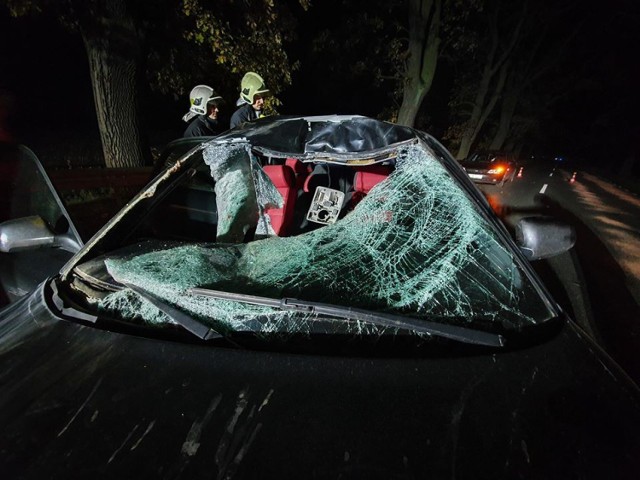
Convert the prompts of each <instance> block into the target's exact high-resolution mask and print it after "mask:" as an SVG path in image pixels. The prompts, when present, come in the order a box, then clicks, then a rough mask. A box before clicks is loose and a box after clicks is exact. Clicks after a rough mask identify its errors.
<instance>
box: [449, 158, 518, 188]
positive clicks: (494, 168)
mask: <svg viewBox="0 0 640 480" xmlns="http://www.w3.org/2000/svg"><path fill="white" fill-rule="evenodd" d="M460 164H461V165H462V167H463V168H464V169H465V171H466V172H467V174H468V175H469V178H471V180H472V181H473V182H475V183H485V184H491V185H500V186H502V185H504V184H505V183H506V182H512V181H513V180H514V179H515V178H516V174H517V171H518V168H519V167H518V165H517V163H516V162H515V160H514V158H513V156H511V155H507V154H498V153H476V154H474V155H471V156H470V157H469V158H467V159H465V160H462V161H461V162H460Z"/></svg>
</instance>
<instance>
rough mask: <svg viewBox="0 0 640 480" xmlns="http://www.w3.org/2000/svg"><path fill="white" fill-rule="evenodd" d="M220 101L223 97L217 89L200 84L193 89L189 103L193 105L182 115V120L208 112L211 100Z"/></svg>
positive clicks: (186, 120)
mask: <svg viewBox="0 0 640 480" xmlns="http://www.w3.org/2000/svg"><path fill="white" fill-rule="evenodd" d="M216 101H217V102H220V101H222V97H221V96H220V95H218V94H217V93H216V92H215V90H214V89H213V88H211V87H209V86H207V85H198V86H197V87H194V88H193V89H192V90H191V93H190V94H189V103H190V104H191V107H190V108H189V112H188V113H187V114H186V115H185V116H184V117H182V120H184V121H185V122H188V121H189V120H191V119H192V118H193V117H195V116H196V115H206V114H207V104H208V103H210V102H216Z"/></svg>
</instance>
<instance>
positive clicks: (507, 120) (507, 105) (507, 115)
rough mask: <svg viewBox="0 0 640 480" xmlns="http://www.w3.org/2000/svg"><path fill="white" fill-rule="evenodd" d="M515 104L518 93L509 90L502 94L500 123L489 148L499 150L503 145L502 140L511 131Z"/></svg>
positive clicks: (503, 140)
mask: <svg viewBox="0 0 640 480" xmlns="http://www.w3.org/2000/svg"><path fill="white" fill-rule="evenodd" d="M517 104H518V95H517V94H516V93H515V92H513V91H512V92H509V93H507V94H506V95H505V96H504V98H503V100H502V106H501V109H500V123H499V124H498V130H496V134H495V135H494V137H493V140H492V141H491V145H490V146H489V149H490V150H501V149H502V147H503V146H504V142H505V141H506V139H507V136H508V135H509V132H510V131H511V121H512V120H513V115H514V113H515V111H516V105H517Z"/></svg>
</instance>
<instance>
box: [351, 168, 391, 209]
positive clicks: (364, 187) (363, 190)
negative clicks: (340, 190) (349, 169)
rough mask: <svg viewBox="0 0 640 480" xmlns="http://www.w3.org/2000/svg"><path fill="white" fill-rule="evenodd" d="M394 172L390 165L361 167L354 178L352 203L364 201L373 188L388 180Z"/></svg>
mask: <svg viewBox="0 0 640 480" xmlns="http://www.w3.org/2000/svg"><path fill="white" fill-rule="evenodd" d="M391 172H392V167H390V166H388V165H367V166H366V167H359V168H358V169H357V170H356V173H355V175H354V176H353V190H354V194H353V198H352V201H353V203H354V205H355V204H357V203H358V202H359V201H360V200H362V199H363V198H364V197H365V196H366V195H367V194H368V193H369V192H370V191H371V189H372V188H373V187H375V186H376V185H377V184H378V183H380V182H381V181H382V180H384V179H385V178H387V177H388V176H389V174H390V173H391Z"/></svg>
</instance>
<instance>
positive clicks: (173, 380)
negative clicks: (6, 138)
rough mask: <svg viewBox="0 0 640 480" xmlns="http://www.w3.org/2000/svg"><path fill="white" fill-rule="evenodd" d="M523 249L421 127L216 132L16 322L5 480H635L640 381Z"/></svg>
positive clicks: (12, 309) (639, 460)
mask: <svg viewBox="0 0 640 480" xmlns="http://www.w3.org/2000/svg"><path fill="white" fill-rule="evenodd" d="M287 165H290V166H291V170H292V171H289V170H288V169H287V168H284V167H285V166H287ZM294 166H295V168H297V169H298V171H299V175H301V178H298V177H297V176H296V175H295V174H294V171H293V170H294ZM270 167H274V168H270ZM287 202H292V204H293V205H296V206H298V205H300V206H304V208H303V210H304V212H303V213H304V215H301V214H300V213H301V212H300V211H299V209H298V210H296V209H294V211H293V212H288V211H287ZM212 205H213V207H212ZM534 223H535V222H534ZM532 225H533V224H528V225H525V226H524V227H523V228H524V229H525V231H526V232H529V234H530V233H532V232H533V233H535V226H532ZM526 232H525V233H526ZM534 236H535V235H534ZM527 238H528V234H525V235H524V236H523V240H521V242H520V243H521V247H522V248H523V249H522V251H521V250H520V249H519V248H518V247H517V246H516V245H515V244H514V243H513V241H512V240H511V239H510V238H509V236H508V233H507V232H506V230H505V229H504V227H503V226H501V224H500V223H499V221H498V220H497V219H496V218H495V216H494V215H493V214H492V212H491V209H490V207H489V205H488V204H487V203H486V201H485V200H484V199H483V197H482V195H481V194H480V193H479V192H478V191H477V189H475V187H474V186H473V185H472V184H471V182H469V180H468V178H467V177H466V175H465V174H464V171H463V170H462V169H460V168H459V166H458V164H457V163H456V162H455V161H454V160H453V159H452V158H451V156H450V155H449V154H448V153H447V152H446V150H444V148H443V147H442V146H440V145H439V144H438V143H437V142H436V141H435V140H434V139H433V138H431V137H430V136H428V135H427V134H424V133H422V132H418V131H415V130H412V129H409V128H405V127H399V126H396V125H392V124H388V123H384V122H377V121H375V120H371V119H367V118H364V117H321V118H317V117H312V118H271V119H265V120H261V121H258V122H255V123H254V124H249V125H247V126H245V127H243V128H242V129H240V130H234V131H231V132H229V133H227V134H224V135H222V136H219V137H216V138H214V139H212V140H210V141H209V142H206V143H204V144H202V145H200V146H198V147H196V148H195V149H193V150H191V151H190V152H189V153H188V154H186V155H185V156H183V157H181V158H180V159H179V160H177V161H176V162H175V164H173V165H171V166H169V167H168V169H167V170H165V171H163V172H162V173H161V174H160V175H159V176H158V177H157V178H156V179H155V180H154V181H153V182H152V183H151V184H150V185H149V186H148V187H147V188H145V189H144V190H143V191H142V192H141V193H140V194H139V195H138V196H137V197H136V198H135V199H134V200H133V201H132V202H130V203H129V204H128V205H127V206H126V207H125V208H124V209H123V210H122V211H121V212H120V213H119V214H118V215H116V217H115V218H114V219H113V220H112V221H110V222H109V223H108V224H107V225H105V227H104V228H103V229H102V230H101V231H100V232H98V233H97V234H96V236H95V237H94V238H93V239H91V240H90V241H89V242H87V244H86V245H85V246H84V247H83V249H82V250H81V251H80V252H79V253H78V254H76V255H75V256H74V257H73V259H72V260H71V261H70V262H69V263H67V264H66V265H65V267H64V268H63V269H62V270H61V271H60V273H59V275H56V276H54V277H53V278H51V279H49V280H47V281H45V282H44V283H42V284H41V285H40V286H39V287H38V288H37V289H36V290H35V291H34V292H33V293H32V294H31V295H29V296H27V297H25V298H23V299H21V300H19V301H17V302H15V303H14V304H12V305H11V306H9V307H8V308H6V309H5V310H3V311H2V312H0V362H1V365H2V373H1V374H0V379H1V380H0V382H1V383H0V392H1V393H0V467H1V468H2V472H3V474H4V475H6V476H7V478H43V477H47V478H88V477H90V478H211V477H215V478H492V479H494V478H574V477H575V478H603V477H606V478H635V475H636V473H637V471H638V468H639V467H640V455H638V453H640V437H639V436H638V435H637V431H638V427H639V426H640V393H639V390H638V388H637V386H636V385H635V384H634V383H633V382H632V381H631V380H629V379H628V377H627V376H626V375H625V374H624V372H623V371H622V370H621V369H620V368H619V367H618V366H617V365H616V364H615V363H614V362H613V361H612V360H611V359H610V358H609V357H608V356H607V355H606V354H605V353H604V352H603V351H601V350H600V349H599V348H598V347H597V346H596V345H595V344H594V343H593V342H592V341H591V340H590V339H589V338H588V337H587V336H586V335H585V334H584V333H583V332H582V330H581V329H580V328H579V327H578V326H577V325H576V324H575V323H574V322H573V321H572V320H571V319H569V318H567V316H566V315H565V314H564V313H563V312H562V311H561V310H560V308H559V307H558V306H557V305H556V304H555V302H554V301H553V300H552V299H551V298H550V296H549V295H548V293H547V291H546V289H545V288H544V286H543V285H542V284H541V283H540V281H539V279H538V278H537V276H536V275H535V274H534V273H533V271H532V270H531V268H530V266H529V264H528V262H527V260H526V259H525V255H524V254H523V252H525V253H526V255H527V256H529V257H531V258H536V257H539V256H541V255H542V254H543V253H541V252H543V250H544V248H542V247H540V249H538V247H535V248H534V242H531V241H529V240H526V239H527ZM560 244H562V242H560ZM562 245H565V246H566V244H562ZM547 253H549V251H547Z"/></svg>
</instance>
